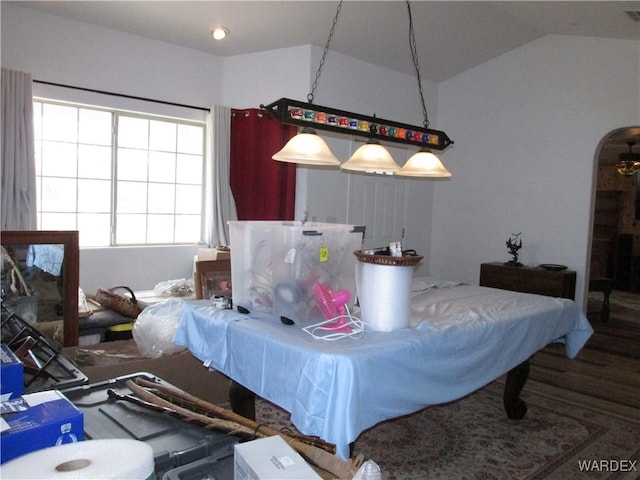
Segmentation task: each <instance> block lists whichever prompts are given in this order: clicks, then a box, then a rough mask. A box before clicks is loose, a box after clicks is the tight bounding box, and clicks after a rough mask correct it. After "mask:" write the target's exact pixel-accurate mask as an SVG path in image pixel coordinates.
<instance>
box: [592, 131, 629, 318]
mask: <svg viewBox="0 0 640 480" xmlns="http://www.w3.org/2000/svg"><path fill="white" fill-rule="evenodd" d="M630 150H631V153H634V154H635V153H638V156H639V157H640V126H632V127H626V128H621V129H618V130H615V131H613V132H611V133H609V134H608V135H607V136H606V137H605V138H604V139H603V141H602V142H601V147H600V151H599V153H598V165H597V175H596V185H595V192H594V213H593V228H592V239H591V260H590V268H589V271H590V274H589V276H590V278H591V279H594V278H606V279H609V280H610V281H611V287H612V289H613V291H612V293H611V298H610V315H609V316H610V320H609V321H608V322H607V321H606V320H607V319H606V317H603V316H602V315H601V314H600V312H601V310H602V303H601V302H602V296H601V295H603V292H601V291H598V290H596V291H593V289H590V290H592V291H590V292H589V298H588V302H587V315H588V316H589V319H590V320H591V321H592V323H593V324H597V323H599V322H601V323H608V325H609V326H614V325H620V322H623V323H626V322H631V323H633V321H634V320H635V323H636V324H637V326H638V328H640V172H639V173H634V174H631V175H624V174H622V173H620V172H619V171H618V168H617V166H616V165H617V164H618V163H619V162H620V160H624V159H627V158H628V157H629V155H628V154H629V152H630ZM634 156H635V155H634ZM600 287H601V285H600ZM634 311H635V313H633V312H634ZM636 318H637V320H636Z"/></svg>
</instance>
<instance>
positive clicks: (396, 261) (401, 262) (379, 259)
mask: <svg viewBox="0 0 640 480" xmlns="http://www.w3.org/2000/svg"><path fill="white" fill-rule="evenodd" d="M353 254H354V255H355V256H356V258H357V259H358V260H359V261H361V262H363V263H372V264H374V265H393V266H396V267H413V266H414V265H417V264H418V263H420V260H422V258H423V257H422V255H405V256H403V257H392V256H391V255H371V254H368V253H363V252H362V250H356V251H355V252H353Z"/></svg>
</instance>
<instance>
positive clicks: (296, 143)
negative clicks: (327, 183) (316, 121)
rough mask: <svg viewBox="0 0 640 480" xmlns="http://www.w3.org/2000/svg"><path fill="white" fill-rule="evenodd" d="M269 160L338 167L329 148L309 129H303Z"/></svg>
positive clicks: (338, 163)
mask: <svg viewBox="0 0 640 480" xmlns="http://www.w3.org/2000/svg"><path fill="white" fill-rule="evenodd" d="M271 158H273V159H274V160H278V161H280V162H289V163H300V164H303V165H333V166H335V165H340V160H338V159H337V158H336V157H335V156H334V155H333V153H331V150H330V149H329V146H328V145H327V144H326V143H325V141H324V140H322V138H320V136H319V135H318V134H317V133H316V131H315V130H314V129H313V128H310V127H304V128H303V129H302V131H301V132H300V133H298V134H297V135H296V136H295V137H293V138H291V140H289V141H288V142H287V144H286V145H285V146H284V147H283V148H282V150H280V151H279V152H278V153H276V154H275V155H274V156H273V157H271Z"/></svg>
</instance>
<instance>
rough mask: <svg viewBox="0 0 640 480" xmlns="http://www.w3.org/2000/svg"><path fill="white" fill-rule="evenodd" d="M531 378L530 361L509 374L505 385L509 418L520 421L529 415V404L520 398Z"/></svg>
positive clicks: (505, 405)
mask: <svg viewBox="0 0 640 480" xmlns="http://www.w3.org/2000/svg"><path fill="white" fill-rule="evenodd" d="M527 378H529V360H525V361H524V362H522V363H521V364H520V365H518V366H516V367H514V368H512V369H511V370H509V372H508V373H507V381H506V383H505V385H504V395H503V402H504V409H505V410H506V411H507V416H508V417H509V418H512V419H514V420H520V419H521V418H524V416H525V415H526V414H527V404H526V403H524V401H523V400H522V399H521V398H520V392H522V389H523V388H524V384H525V383H526V382H527Z"/></svg>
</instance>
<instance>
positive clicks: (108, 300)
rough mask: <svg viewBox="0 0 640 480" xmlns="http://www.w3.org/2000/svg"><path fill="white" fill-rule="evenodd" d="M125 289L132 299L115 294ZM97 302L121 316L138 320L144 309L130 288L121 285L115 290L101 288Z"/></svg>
mask: <svg viewBox="0 0 640 480" xmlns="http://www.w3.org/2000/svg"><path fill="white" fill-rule="evenodd" d="M119 289H124V290H126V291H127V292H129V295H131V297H126V296H124V295H120V294H118V293H115V291H116V290H119ZM95 298H96V302H98V303H99V304H100V305H102V306H103V307H105V308H108V309H109V310H113V311H114V312H117V313H119V314H120V315H122V316H124V317H128V318H134V319H135V318H138V315H140V312H142V310H143V308H142V307H141V306H140V305H139V304H138V300H136V296H135V294H134V293H133V290H131V289H130V288H129V287H126V286H124V285H119V286H117V287H113V288H109V289H106V288H99V289H98V291H97V292H96V297H95Z"/></svg>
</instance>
